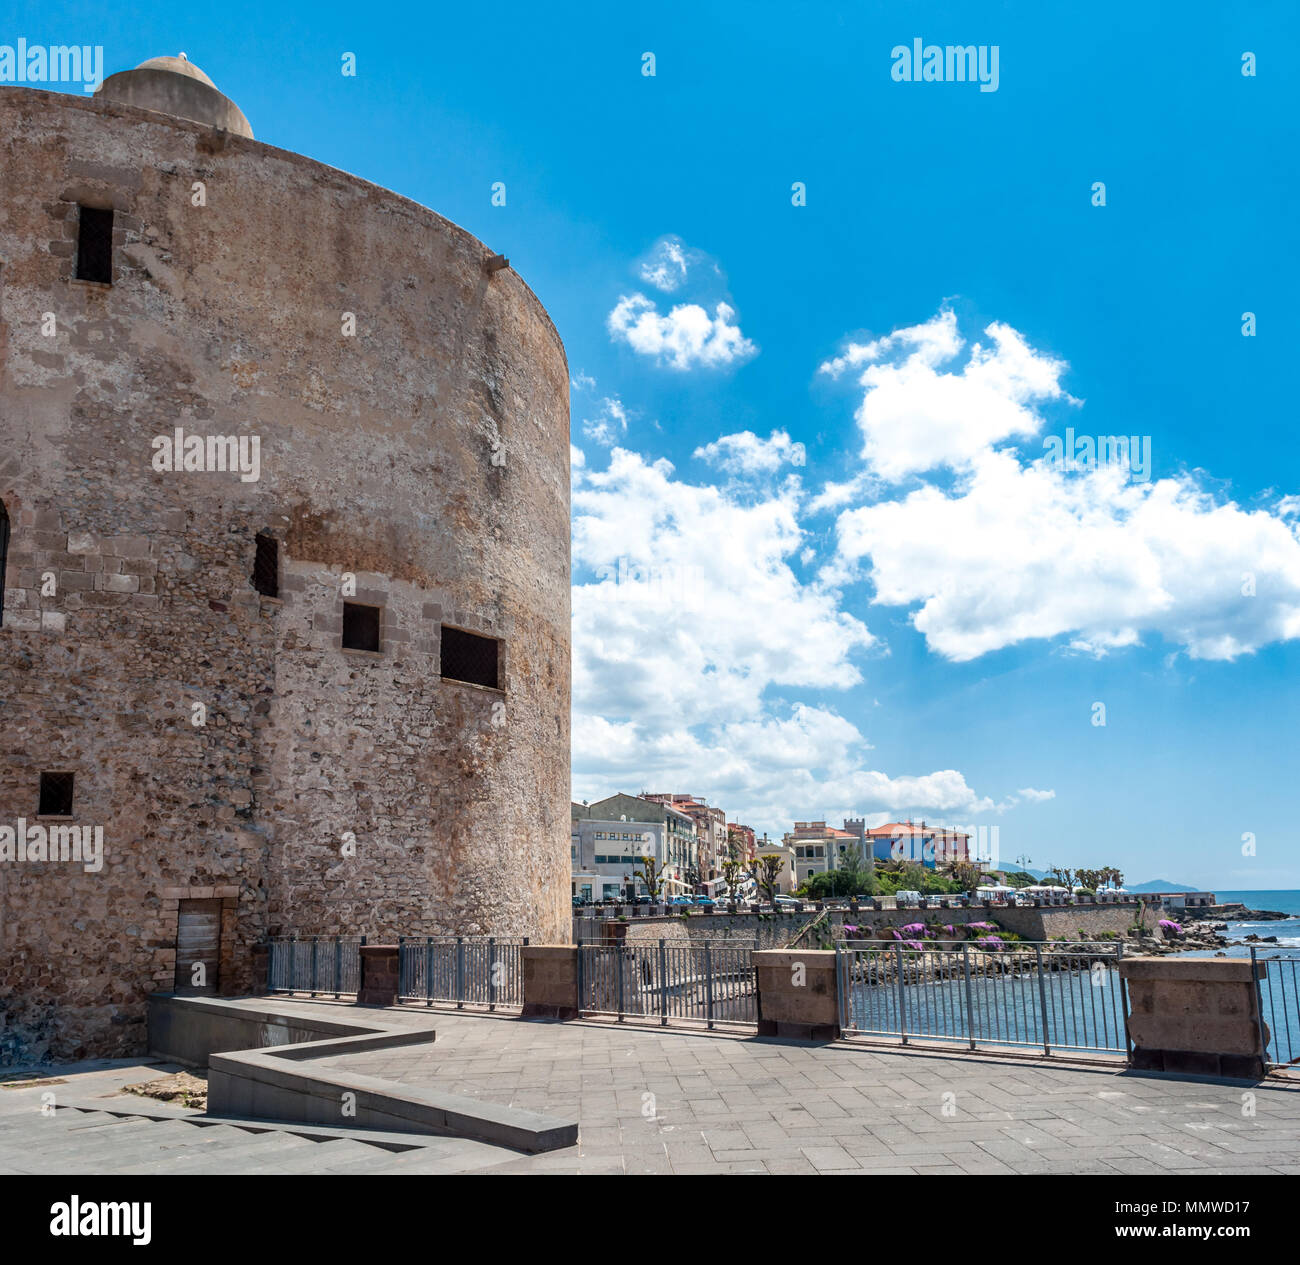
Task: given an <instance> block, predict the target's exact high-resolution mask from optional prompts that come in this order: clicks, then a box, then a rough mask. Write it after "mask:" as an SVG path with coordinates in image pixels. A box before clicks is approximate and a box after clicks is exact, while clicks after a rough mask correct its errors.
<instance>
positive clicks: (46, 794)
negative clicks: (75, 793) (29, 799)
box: [36, 773, 73, 817]
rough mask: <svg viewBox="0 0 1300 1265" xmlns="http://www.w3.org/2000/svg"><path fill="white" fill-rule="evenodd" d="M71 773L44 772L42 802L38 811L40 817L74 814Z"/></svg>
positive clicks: (42, 775) (42, 776) (42, 777)
mask: <svg viewBox="0 0 1300 1265" xmlns="http://www.w3.org/2000/svg"><path fill="white" fill-rule="evenodd" d="M72 782H73V774H71V773H42V774H41V802H40V805H39V806H38V808H37V810H36V812H37V815H38V816H40V817H71V816H72Z"/></svg>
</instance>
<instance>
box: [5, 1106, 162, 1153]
mask: <svg viewBox="0 0 1300 1265" xmlns="http://www.w3.org/2000/svg"><path fill="white" fill-rule="evenodd" d="M42 1125H43V1126H44V1127H41V1126H42ZM147 1126H148V1121H134V1120H133V1121H120V1122H119V1123H117V1124H106V1125H96V1126H92V1127H91V1128H89V1129H69V1128H68V1127H66V1126H65V1125H63V1124H62V1122H61V1121H60V1120H59V1119H58V1118H57V1117H56V1118H55V1119H53V1120H49V1121H42V1122H41V1125H38V1126H36V1127H35V1128H25V1129H23V1130H22V1131H21V1132H18V1133H15V1134H13V1135H8V1136H6V1137H5V1138H4V1139H3V1142H4V1145H5V1150H6V1152H8V1153H10V1154H11V1155H14V1156H16V1157H17V1159H18V1161H19V1162H22V1161H23V1160H24V1159H44V1158H46V1157H50V1158H53V1157H56V1156H60V1155H97V1154H99V1153H100V1152H110V1151H115V1150H119V1149H121V1148H124V1147H129V1146H132V1145H134V1144H136V1143H137V1142H138V1141H139V1140H140V1139H142V1138H145V1137H147V1136H149V1131H148V1127H147Z"/></svg>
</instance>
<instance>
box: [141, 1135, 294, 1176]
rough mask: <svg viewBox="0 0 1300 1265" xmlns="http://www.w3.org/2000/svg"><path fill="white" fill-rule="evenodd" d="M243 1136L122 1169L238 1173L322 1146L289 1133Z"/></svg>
mask: <svg viewBox="0 0 1300 1265" xmlns="http://www.w3.org/2000/svg"><path fill="white" fill-rule="evenodd" d="M244 1137H245V1141H243V1142H231V1143H228V1144H227V1145H225V1146H221V1147H199V1148H196V1149H195V1150H193V1151H191V1150H188V1149H186V1150H180V1151H173V1152H171V1153H170V1154H169V1155H168V1156H166V1157H164V1158H161V1159H155V1160H151V1161H146V1162H144V1163H137V1164H132V1165H131V1166H130V1168H129V1169H125V1168H124V1169H121V1170H119V1171H121V1172H131V1173H134V1174H146V1173H214V1172H221V1173H238V1172H242V1171H243V1166H244V1165H245V1164H266V1163H273V1162H275V1161H276V1159H277V1158H278V1157H279V1156H281V1155H286V1154H287V1153H291V1152H294V1151H305V1150H306V1149H308V1148H310V1147H314V1146H318V1145H319V1143H316V1142H310V1141H308V1140H307V1139H306V1138H296V1137H294V1136H293V1135H292V1134H290V1133H257V1134H252V1133H246V1134H245V1135H244Z"/></svg>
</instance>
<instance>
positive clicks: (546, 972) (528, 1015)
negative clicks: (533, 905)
mask: <svg viewBox="0 0 1300 1265" xmlns="http://www.w3.org/2000/svg"><path fill="white" fill-rule="evenodd" d="M520 953H521V956H522V959H523V967H524V1005H523V1011H522V1017H523V1018H525V1019H576V1018H577V1017H578V1014H579V998H578V949H577V946H576V945H571V944H526V945H524V947H523V948H522V949H521V950H520Z"/></svg>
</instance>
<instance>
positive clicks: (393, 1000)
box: [356, 944, 398, 1006]
mask: <svg viewBox="0 0 1300 1265" xmlns="http://www.w3.org/2000/svg"><path fill="white" fill-rule="evenodd" d="M397 988H398V949H397V945H395V944H363V945H362V946H361V987H360V989H359V990H358V991H357V1002H356V1004H357V1005H358V1006H395V1005H397Z"/></svg>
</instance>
